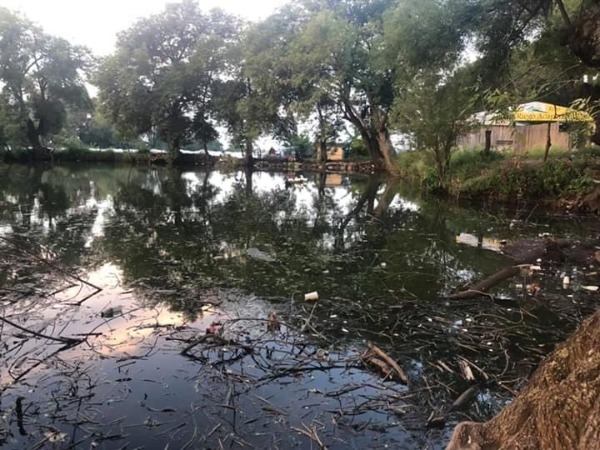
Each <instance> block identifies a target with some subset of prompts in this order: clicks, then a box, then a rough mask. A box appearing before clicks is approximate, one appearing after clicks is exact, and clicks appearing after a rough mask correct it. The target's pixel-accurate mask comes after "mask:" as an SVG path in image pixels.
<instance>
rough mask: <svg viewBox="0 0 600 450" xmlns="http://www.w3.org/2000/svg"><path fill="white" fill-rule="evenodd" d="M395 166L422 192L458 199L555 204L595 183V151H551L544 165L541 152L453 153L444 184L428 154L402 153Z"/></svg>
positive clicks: (598, 173) (598, 168) (599, 161)
mask: <svg viewBox="0 0 600 450" xmlns="http://www.w3.org/2000/svg"><path fill="white" fill-rule="evenodd" d="M398 166H399V172H400V175H401V176H402V177H404V178H405V179H408V180H411V181H413V182H415V183H418V184H419V185H420V186H421V189H422V190H423V191H424V192H429V193H433V192H440V191H443V192H444V193H446V194H448V195H450V196H452V197H454V198H458V199H472V200H482V199H483V200H497V201H505V202H512V201H515V200H519V199H535V200H544V201H549V202H559V201H563V200H576V199H581V198H583V197H585V196H587V195H589V194H590V193H591V192H593V191H594V189H595V188H596V187H597V183H596V182H595V180H599V179H600V148H597V147H592V148H586V149H582V150H576V151H573V152H566V151H560V152H559V151H555V152H554V154H551V155H550V157H549V158H548V160H547V161H544V160H543V151H535V150H532V151H529V152H523V153H518V154H517V153H514V152H512V151H505V152H490V153H489V154H485V153H484V152H483V151H480V150H460V151H456V152H455V153H453V155H452V158H451V161H450V167H449V171H448V173H447V175H446V178H445V180H444V184H443V185H442V183H440V180H439V176H438V173H437V172H436V170H435V164H434V162H433V160H432V158H431V155H429V154H428V153H427V152H406V153H403V154H401V155H400V156H399V158H398Z"/></svg>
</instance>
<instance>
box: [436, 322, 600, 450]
mask: <svg viewBox="0 0 600 450" xmlns="http://www.w3.org/2000/svg"><path fill="white" fill-rule="evenodd" d="M599 348H600V311H598V312H596V313H595V314H593V315H592V316H591V317H590V318H589V319H587V320H586V321H585V322H584V323H583V324H582V325H581V326H580V327H579V328H578V329H577V331H576V332H575V333H574V334H573V335H572V336H571V337H570V338H569V339H567V341H566V342H564V343H563V344H561V345H560V346H558V348H556V350H554V351H553V352H552V353H551V354H550V355H548V356H547V357H546V358H545V359H544V361H542V363H541V364H540V366H539V367H538V369H537V370H536V371H535V373H534V374H533V376H532V377H531V379H530V380H529V383H528V384H527V386H526V387H525V389H523V391H522V392H521V393H520V394H519V395H518V396H517V398H516V399H515V400H514V401H513V402H512V403H510V404H509V405H508V406H506V407H505V408H504V409H503V410H502V411H501V412H500V414H498V415H497V416H496V417H494V418H493V419H492V420H490V421H488V422H485V423H476V422H463V423H460V424H459V425H458V426H457V427H456V428H455V430H454V433H453V434H452V439H451V441H450V443H449V444H448V447H447V450H482V449H485V450H509V449H574V450H588V449H592V448H598V442H600V351H598V349H599Z"/></svg>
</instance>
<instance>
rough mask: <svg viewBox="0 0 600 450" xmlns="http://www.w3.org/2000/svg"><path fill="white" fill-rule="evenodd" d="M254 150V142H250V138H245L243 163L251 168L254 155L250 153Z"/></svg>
mask: <svg viewBox="0 0 600 450" xmlns="http://www.w3.org/2000/svg"><path fill="white" fill-rule="evenodd" d="M253 152H254V144H253V143H252V139H250V138H246V154H245V155H244V165H245V166H246V167H247V168H249V169H251V168H252V167H254V156H253V155H252V153H253Z"/></svg>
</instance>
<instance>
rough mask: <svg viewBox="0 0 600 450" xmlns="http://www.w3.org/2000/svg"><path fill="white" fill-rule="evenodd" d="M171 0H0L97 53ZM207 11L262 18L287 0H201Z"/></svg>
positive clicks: (106, 50)
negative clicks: (216, 8) (213, 9)
mask: <svg viewBox="0 0 600 450" xmlns="http://www.w3.org/2000/svg"><path fill="white" fill-rule="evenodd" d="M166 3H172V1H169V0H0V6H4V7H6V8H9V9H11V10H14V11H20V12H22V13H24V14H25V15H26V16H27V17H28V18H29V19H30V20H32V21H33V22H35V23H37V24H38V25H40V26H41V27H42V28H43V29H44V31H45V32H46V33H48V34H51V35H55V36H60V37H63V38H65V39H67V40H69V41H70V42H71V43H72V44H79V45H85V46H87V47H88V48H90V49H91V50H92V52H94V54H96V55H97V56H104V55H107V54H109V53H111V52H112V51H113V49H114V44H115V41H116V35H117V33H118V32H119V31H123V30H125V29H127V28H129V26H131V25H132V24H133V23H134V22H135V21H136V19H138V18H141V17H146V16H149V15H152V14H155V13H158V12H160V11H162V10H163V9H164V6H165V4H166ZM198 3H199V4H200V7H201V8H202V9H204V10H206V11H208V10H210V9H212V8H215V7H219V8H222V9H224V10H225V11H227V12H230V13H234V14H236V15H239V16H241V17H244V18H246V19H248V20H258V19H262V18H264V17H266V16H268V15H269V14H271V13H272V12H274V11H275V10H276V9H277V8H278V7H279V6H281V5H283V4H284V3H286V0H198Z"/></svg>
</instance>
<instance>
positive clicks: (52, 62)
mask: <svg viewBox="0 0 600 450" xmlns="http://www.w3.org/2000/svg"><path fill="white" fill-rule="evenodd" d="M89 65H90V55H89V52H88V51H87V50H86V49H85V48H83V47H78V46H73V45H71V44H70V43H69V42H67V41H66V40H64V39H60V38H56V37H52V36H49V35H47V34H45V33H44V32H43V31H42V30H41V29H40V28H39V27H37V26H36V25H34V24H33V23H32V22H30V21H29V20H28V19H26V18H25V17H23V16H21V15H19V14H16V13H13V12H11V11H9V10H8V9H6V8H0V81H1V83H2V94H3V96H4V98H5V100H6V102H7V103H8V105H10V106H11V109H12V114H11V115H10V116H11V117H12V120H14V122H13V125H17V126H18V127H19V128H20V129H21V130H22V135H24V136H26V138H27V141H28V142H29V145H30V146H31V147H32V149H33V151H34V154H35V156H36V157H38V158H45V157H46V156H48V155H49V149H48V144H49V143H50V142H51V139H52V136H54V135H55V134H57V133H58V132H59V131H60V130H61V129H62V127H63V125H64V123H65V120H66V117H67V108H68V107H72V108H89V107H91V104H90V101H89V97H88V94H87V90H86V88H85V85H84V74H85V71H86V70H87V69H88V68H89Z"/></svg>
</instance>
